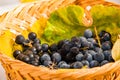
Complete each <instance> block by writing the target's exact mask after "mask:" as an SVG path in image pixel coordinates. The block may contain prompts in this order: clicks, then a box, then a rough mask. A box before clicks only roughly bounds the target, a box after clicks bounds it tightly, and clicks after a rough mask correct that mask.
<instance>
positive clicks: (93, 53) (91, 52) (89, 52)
mask: <svg viewBox="0 0 120 80" xmlns="http://www.w3.org/2000/svg"><path fill="white" fill-rule="evenodd" d="M86 54H91V55H92V57H93V56H94V55H95V54H97V53H96V52H95V51H94V50H87V51H86Z"/></svg>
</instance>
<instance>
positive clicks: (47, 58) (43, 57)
mask: <svg viewBox="0 0 120 80" xmlns="http://www.w3.org/2000/svg"><path fill="white" fill-rule="evenodd" d="M44 61H51V58H50V55H49V54H43V55H42V56H41V62H44Z"/></svg>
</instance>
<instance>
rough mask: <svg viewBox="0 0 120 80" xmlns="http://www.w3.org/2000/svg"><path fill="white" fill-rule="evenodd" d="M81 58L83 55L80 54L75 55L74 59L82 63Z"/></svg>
mask: <svg viewBox="0 0 120 80" xmlns="http://www.w3.org/2000/svg"><path fill="white" fill-rule="evenodd" d="M83 56H84V55H83V54H82V53H79V54H77V55H76V57H75V59H76V60H77V61H82V60H83V58H84V57H83Z"/></svg>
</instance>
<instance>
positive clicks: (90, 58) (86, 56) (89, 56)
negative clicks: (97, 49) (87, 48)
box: [84, 54, 93, 62]
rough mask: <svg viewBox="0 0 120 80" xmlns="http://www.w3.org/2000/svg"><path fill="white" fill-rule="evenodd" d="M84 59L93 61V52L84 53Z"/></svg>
mask: <svg viewBox="0 0 120 80" xmlns="http://www.w3.org/2000/svg"><path fill="white" fill-rule="evenodd" d="M84 59H85V60H87V61H89V62H91V61H92V60H93V57H92V55H91V54H85V55H84Z"/></svg>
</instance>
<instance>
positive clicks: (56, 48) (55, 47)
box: [49, 43, 58, 52]
mask: <svg viewBox="0 0 120 80" xmlns="http://www.w3.org/2000/svg"><path fill="white" fill-rule="evenodd" d="M49 49H50V51H51V52H53V51H57V50H58V47H57V44H55V43H54V44H51V45H50V47H49Z"/></svg>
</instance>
